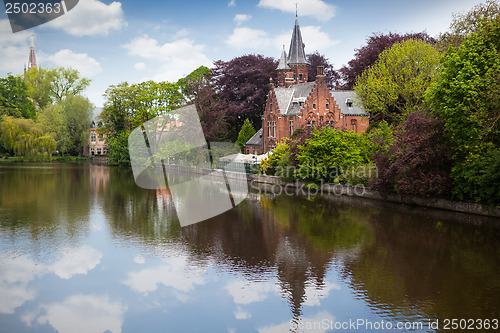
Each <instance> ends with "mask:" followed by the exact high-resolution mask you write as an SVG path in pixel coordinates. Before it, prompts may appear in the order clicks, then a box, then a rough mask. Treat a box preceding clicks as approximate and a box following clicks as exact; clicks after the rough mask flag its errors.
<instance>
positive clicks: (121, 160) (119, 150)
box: [106, 131, 130, 165]
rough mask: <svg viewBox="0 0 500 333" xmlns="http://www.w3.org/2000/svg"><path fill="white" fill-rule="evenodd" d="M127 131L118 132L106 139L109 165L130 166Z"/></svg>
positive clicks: (128, 133)
mask: <svg viewBox="0 0 500 333" xmlns="http://www.w3.org/2000/svg"><path fill="white" fill-rule="evenodd" d="M129 135H130V132H129V131H120V132H118V133H116V134H115V135H113V136H110V137H107V138H106V143H107V145H108V147H109V162H108V163H109V164H110V165H130V155H129V151H128V137H129Z"/></svg>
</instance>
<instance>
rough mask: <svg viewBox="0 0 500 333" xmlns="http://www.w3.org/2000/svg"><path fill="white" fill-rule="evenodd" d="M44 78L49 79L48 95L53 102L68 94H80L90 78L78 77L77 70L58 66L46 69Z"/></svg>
mask: <svg viewBox="0 0 500 333" xmlns="http://www.w3.org/2000/svg"><path fill="white" fill-rule="evenodd" d="M44 75H47V76H48V77H47V78H44V80H49V81H50V88H49V90H50V97H51V98H52V101H53V102H54V103H57V102H60V101H62V100H63V99H64V98H66V97H67V96H69V95H80V94H81V93H82V92H83V91H84V90H85V89H87V87H88V86H89V84H90V80H89V79H87V78H84V77H80V73H79V72H78V70H76V69H73V68H71V67H68V68H65V67H59V68H55V69H51V70H48V71H46V73H45V74H44Z"/></svg>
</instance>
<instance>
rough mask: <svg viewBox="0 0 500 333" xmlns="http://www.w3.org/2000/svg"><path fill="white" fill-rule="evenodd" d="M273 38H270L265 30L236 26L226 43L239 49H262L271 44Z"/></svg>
mask: <svg viewBox="0 0 500 333" xmlns="http://www.w3.org/2000/svg"><path fill="white" fill-rule="evenodd" d="M271 43H272V39H271V38H269V36H268V34H267V32H265V31H264V30H258V29H252V28H248V27H242V28H236V29H234V30H233V33H232V34H231V36H229V38H228V39H227V40H226V44H227V45H229V46H231V47H234V48H236V49H239V50H244V49H261V48H265V47H268V46H269V45H271Z"/></svg>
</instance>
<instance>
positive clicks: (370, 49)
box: [339, 32, 435, 90]
mask: <svg viewBox="0 0 500 333" xmlns="http://www.w3.org/2000/svg"><path fill="white" fill-rule="evenodd" d="M408 39H414V40H422V41H425V42H427V43H429V44H431V45H432V44H434V43H435V39H434V38H432V37H430V36H429V35H428V34H427V33H426V32H419V33H407V34H404V35H400V34H397V33H393V32H389V33H387V34H382V33H374V34H373V35H372V36H370V37H368V39H367V41H366V45H365V46H363V47H361V48H360V49H357V50H355V51H356V53H355V55H354V59H352V60H351V61H349V63H348V64H347V66H344V67H342V68H341V69H340V70H339V72H340V76H341V79H342V81H343V84H342V89H347V90H349V89H352V88H353V86H354V83H355V82H356V78H358V77H359V76H360V75H361V74H362V73H363V72H364V71H365V70H366V69H368V68H369V67H370V66H372V65H373V64H374V63H375V61H377V59H378V57H379V55H380V54H381V53H382V52H383V51H384V50H386V49H388V48H390V47H391V46H392V45H394V44H395V43H398V42H402V41H404V40H408Z"/></svg>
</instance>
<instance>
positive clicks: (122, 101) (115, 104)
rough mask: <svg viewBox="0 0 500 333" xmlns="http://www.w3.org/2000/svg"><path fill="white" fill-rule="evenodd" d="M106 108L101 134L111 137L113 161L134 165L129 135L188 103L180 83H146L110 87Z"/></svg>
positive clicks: (111, 158) (108, 140)
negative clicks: (154, 119)
mask: <svg viewBox="0 0 500 333" xmlns="http://www.w3.org/2000/svg"><path fill="white" fill-rule="evenodd" d="M104 96H105V98H106V102H105V103H104V109H103V111H102V112H101V114H100V115H99V119H100V121H102V124H103V126H102V127H101V128H99V129H98V130H97V131H98V132H99V134H106V135H107V139H106V140H107V142H108V146H109V148H110V161H111V163H114V164H130V160H129V158H130V157H129V154H128V139H127V138H128V135H129V134H130V132H131V131H132V130H133V129H134V128H136V127H138V126H141V125H142V124H143V123H144V122H146V121H148V120H150V119H153V118H156V117H158V116H161V115H165V114H168V113H169V112H170V111H172V110H174V109H176V108H178V107H180V106H181V105H182V102H183V100H184V96H183V95H182V92H181V88H180V85H179V83H170V82H154V81H146V82H142V83H138V84H132V85H129V84H128V83H127V82H123V83H120V84H118V85H112V86H110V87H109V88H108V89H107V90H106V92H105V94H104Z"/></svg>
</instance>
